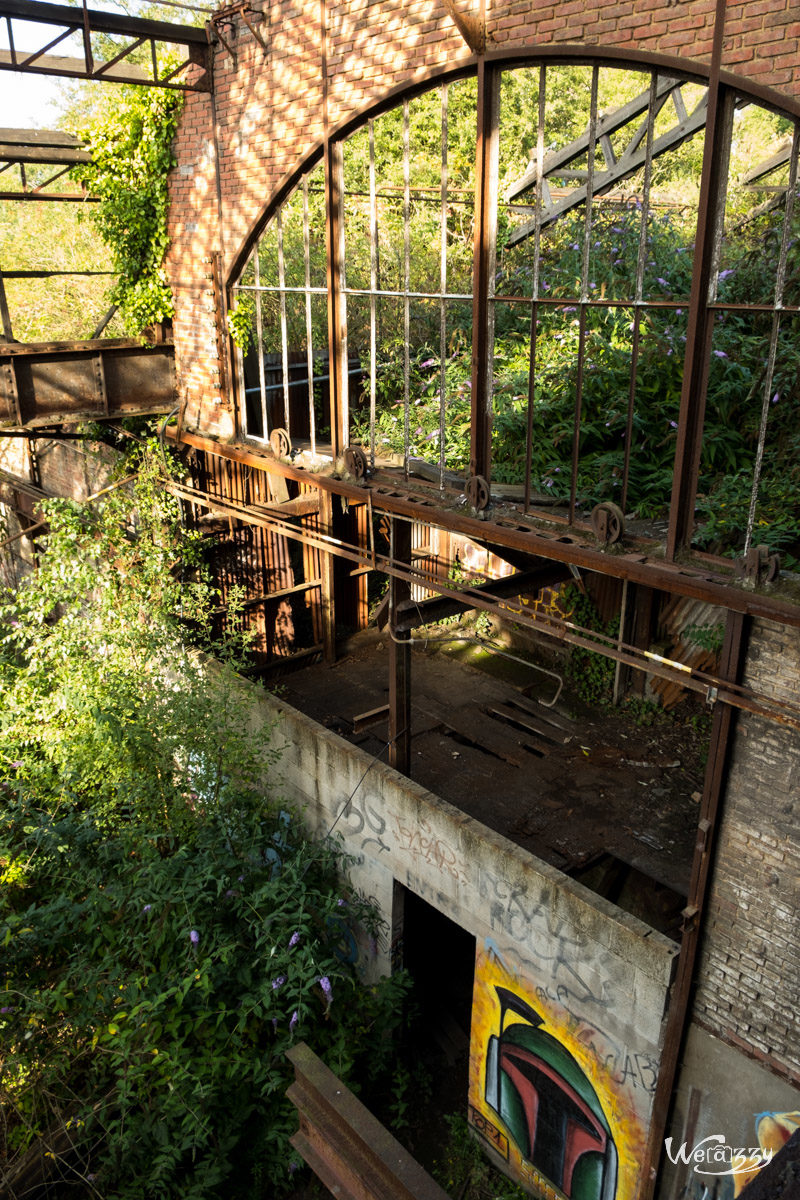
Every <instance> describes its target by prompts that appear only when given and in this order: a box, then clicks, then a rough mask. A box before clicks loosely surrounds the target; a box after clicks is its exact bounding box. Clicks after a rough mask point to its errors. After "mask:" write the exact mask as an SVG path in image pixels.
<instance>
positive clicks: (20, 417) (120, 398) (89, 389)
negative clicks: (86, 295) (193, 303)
mask: <svg viewBox="0 0 800 1200" xmlns="http://www.w3.org/2000/svg"><path fill="white" fill-rule="evenodd" d="M176 394H177V393H176V386H175V364H174V348H173V346H172V345H171V344H165V343H162V344H160V345H157V346H143V345H142V344H141V343H140V342H137V341H134V340H132V339H131V340H127V339H113V340H112V339H108V340H97V341H87V342H55V343H51V342H41V343H25V344H23V343H0V434H2V431H3V429H4V428H8V429H9V430H20V429H35V428H36V427H37V426H39V425H52V424H53V423H54V422H62V421H64V422H74V421H79V420H92V419H100V420H102V419H103V418H107V417H109V416H128V415H131V414H141V413H163V412H169V411H170V409H172V408H174V406H175V403H176V399H175V398H176Z"/></svg>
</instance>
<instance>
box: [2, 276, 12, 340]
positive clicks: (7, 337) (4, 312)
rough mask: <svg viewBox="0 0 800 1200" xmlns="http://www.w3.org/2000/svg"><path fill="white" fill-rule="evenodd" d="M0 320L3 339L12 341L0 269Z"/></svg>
mask: <svg viewBox="0 0 800 1200" xmlns="http://www.w3.org/2000/svg"><path fill="white" fill-rule="evenodd" d="M0 322H2V326H3V341H4V342H13V340H14V331H13V329H12V326H11V313H10V311H9V308H8V298H7V297H6V285H5V283H4V282H3V272H2V271H0Z"/></svg>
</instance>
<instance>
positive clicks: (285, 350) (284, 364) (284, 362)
mask: <svg viewBox="0 0 800 1200" xmlns="http://www.w3.org/2000/svg"><path fill="white" fill-rule="evenodd" d="M276 222H277V226H278V291H279V295H280V303H281V368H282V371H283V420H284V428H285V430H286V432H287V433H288V434H289V437H291V436H292V431H291V429H290V428H289V335H288V330H287V326H286V264H285V262H284V257H283V221H282V219H281V209H278V214H277V217H276Z"/></svg>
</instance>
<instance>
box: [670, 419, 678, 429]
mask: <svg viewBox="0 0 800 1200" xmlns="http://www.w3.org/2000/svg"><path fill="white" fill-rule="evenodd" d="M669 424H670V428H671V429H677V428H678V422H677V421H670V423H669Z"/></svg>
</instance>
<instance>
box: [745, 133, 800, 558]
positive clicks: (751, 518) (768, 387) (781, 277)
mask: <svg viewBox="0 0 800 1200" xmlns="http://www.w3.org/2000/svg"><path fill="white" fill-rule="evenodd" d="M798 149H800V128H798V126H797V125H795V127H794V137H793V139H792V158H791V162H790V165H789V186H788V189H787V192H786V210H785V212H784V216H783V236H782V238H781V249H780V255H779V257H778V271H777V275H776V278H775V312H774V314H773V317H772V334H771V337H770V341H769V355H768V357H767V371H766V378H765V380H764V398H763V400H762V402H761V421H760V424H759V430H758V445H757V446H756V458H755V462H754V464H753V489H752V492H751V494H750V507H749V509H748V513H747V528H746V530H745V537H744V553H745V554H747V551H748V550H749V549H750V543H751V541H752V537H753V526H754V525H755V519H756V505H757V503H758V492H759V487H760V484H761V467H762V463H763V459H764V448H765V446H766V441H767V419H768V417H769V410H770V400H771V397H772V381H773V379H774V378H775V360H776V358H777V354H778V336H779V334H780V326H781V309H782V308H783V289H784V286H785V283H786V262H787V258H788V255H789V235H790V231H791V228H792V217H793V215H794V201H795V196H796V193H797V155H798Z"/></svg>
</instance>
